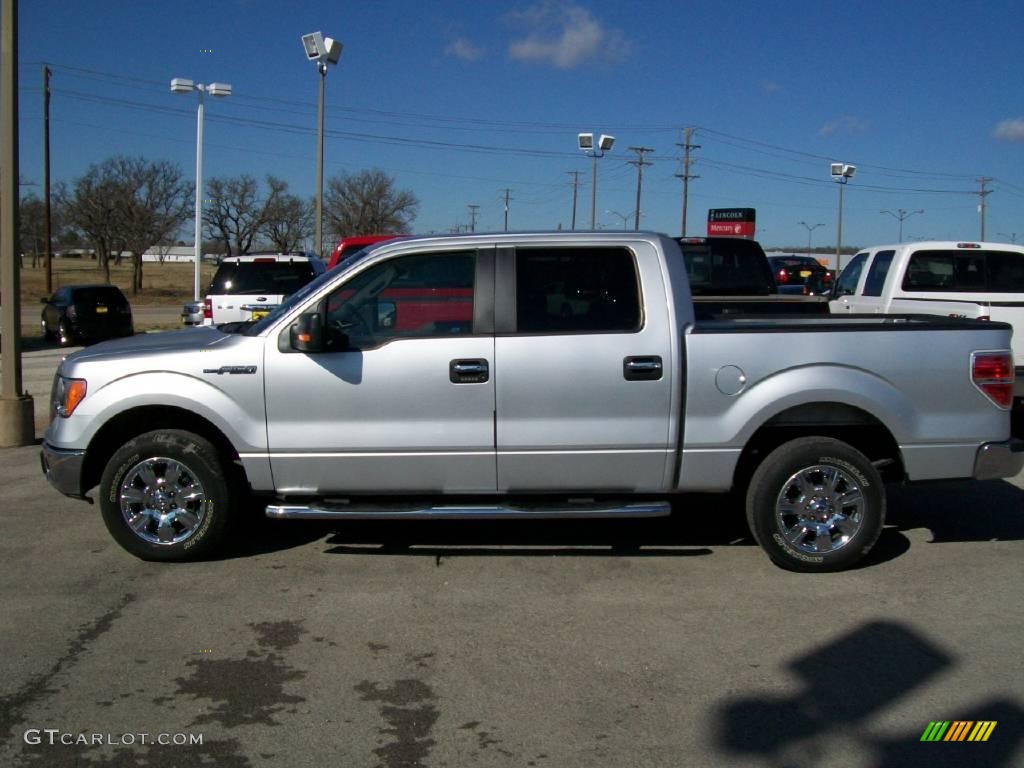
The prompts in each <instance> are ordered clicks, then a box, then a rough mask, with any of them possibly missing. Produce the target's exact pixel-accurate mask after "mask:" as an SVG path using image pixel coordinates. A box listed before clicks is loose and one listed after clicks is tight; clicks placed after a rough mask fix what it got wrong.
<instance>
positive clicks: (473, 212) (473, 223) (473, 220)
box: [466, 204, 480, 232]
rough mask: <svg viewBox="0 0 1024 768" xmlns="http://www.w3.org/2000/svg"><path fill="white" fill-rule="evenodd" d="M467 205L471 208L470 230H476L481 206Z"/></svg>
mask: <svg viewBox="0 0 1024 768" xmlns="http://www.w3.org/2000/svg"><path fill="white" fill-rule="evenodd" d="M466 207H467V208H469V231H470V232H476V212H477V211H478V210H480V206H479V205H473V204H470V205H467V206H466Z"/></svg>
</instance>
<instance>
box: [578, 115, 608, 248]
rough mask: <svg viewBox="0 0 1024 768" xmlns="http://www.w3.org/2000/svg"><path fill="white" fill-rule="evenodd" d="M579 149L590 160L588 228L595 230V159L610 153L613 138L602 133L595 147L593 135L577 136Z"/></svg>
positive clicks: (582, 134) (583, 134)
mask: <svg viewBox="0 0 1024 768" xmlns="http://www.w3.org/2000/svg"><path fill="white" fill-rule="evenodd" d="M576 138H577V142H578V145H579V148H580V149H581V150H582V151H583V152H584V154H586V155H589V156H590V158H591V172H590V174H591V181H590V228H591V229H597V159H598V158H599V157H604V153H605V152H610V151H611V148H612V146H613V145H614V144H615V137H614V136H608V135H607V134H604V133H602V134H601V138H600V139H598V142H597V145H596V146H595V145H594V134H592V133H580V134H577V137H576Z"/></svg>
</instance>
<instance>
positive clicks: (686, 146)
mask: <svg viewBox="0 0 1024 768" xmlns="http://www.w3.org/2000/svg"><path fill="white" fill-rule="evenodd" d="M692 138H693V128H684V129H683V143H682V144H679V143H677V144H676V146H677V147H682V148H683V172H682V173H677V174H676V178H677V179H682V180H683V226H682V230H681V236H682V237H686V205H687V202H688V198H689V196H690V179H699V178H700V176H694V175H693V174H692V173H690V163H692V162H693V160H692V159H691V158H690V150H691V149H700V144H693V143H691V141H690V139H692Z"/></svg>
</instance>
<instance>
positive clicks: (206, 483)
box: [100, 429, 235, 561]
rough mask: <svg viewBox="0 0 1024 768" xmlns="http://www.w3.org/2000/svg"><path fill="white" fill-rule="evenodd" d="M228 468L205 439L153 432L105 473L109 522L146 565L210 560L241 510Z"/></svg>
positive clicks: (103, 494)
mask: <svg viewBox="0 0 1024 768" xmlns="http://www.w3.org/2000/svg"><path fill="white" fill-rule="evenodd" d="M228 469H229V468H228V467H225V466H224V463H223V462H222V461H221V459H220V457H219V456H218V454H217V450H216V449H215V448H214V447H213V445H212V444H211V443H210V442H209V441H208V440H206V439H205V438H202V437H200V436H199V435H195V434H192V433H191V432H185V431H183V430H177V429H166V430H158V431H154V432H146V433H144V434H142V435H139V436H138V437H135V438H133V439H132V440H130V441H128V442H127V443H126V444H125V445H124V446H123V447H122V448H120V449H119V450H118V451H117V452H116V453H114V455H113V456H112V457H111V458H110V461H109V462H107V466H106V468H105V469H104V470H103V477H102V478H101V480H100V513H101V514H102V516H103V522H104V523H105V524H106V526H107V530H109V531H110V534H111V535H112V536H113V537H114V539H115V540H116V541H117V543H118V544H120V545H121V546H122V547H124V549H126V550H128V551H129V552H131V553H132V554H133V555H135V556H136V557H138V558H141V559H142V560H157V561H182V560H198V559H202V558H206V557H209V556H211V555H212V554H214V553H215V552H216V551H217V550H218V548H219V547H221V545H222V544H223V542H224V539H225V537H226V535H227V530H228V521H229V519H230V517H231V514H232V510H233V508H234V502H235V498H234V496H233V494H232V484H231V483H230V481H229V480H228V474H227V470H228ZM147 478H152V482H149V481H147ZM179 494H180V495H179ZM129 519H131V521H132V523H133V524H134V525H133V524H129Z"/></svg>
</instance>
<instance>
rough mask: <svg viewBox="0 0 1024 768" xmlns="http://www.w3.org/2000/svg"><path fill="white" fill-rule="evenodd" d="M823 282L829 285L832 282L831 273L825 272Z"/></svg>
mask: <svg viewBox="0 0 1024 768" xmlns="http://www.w3.org/2000/svg"><path fill="white" fill-rule="evenodd" d="M824 280H825V282H826V283H831V282H832V273H831V272H826V273H825V277H824Z"/></svg>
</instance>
